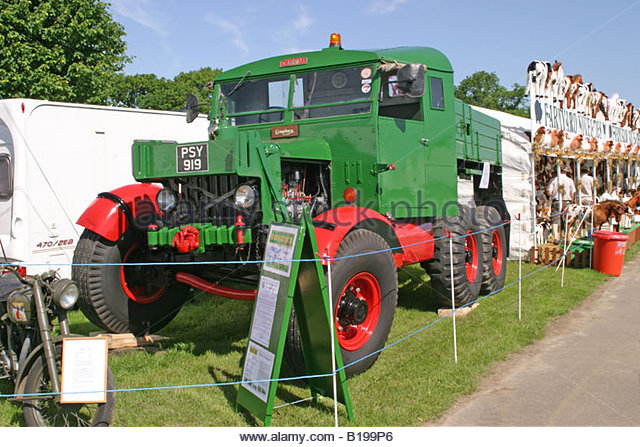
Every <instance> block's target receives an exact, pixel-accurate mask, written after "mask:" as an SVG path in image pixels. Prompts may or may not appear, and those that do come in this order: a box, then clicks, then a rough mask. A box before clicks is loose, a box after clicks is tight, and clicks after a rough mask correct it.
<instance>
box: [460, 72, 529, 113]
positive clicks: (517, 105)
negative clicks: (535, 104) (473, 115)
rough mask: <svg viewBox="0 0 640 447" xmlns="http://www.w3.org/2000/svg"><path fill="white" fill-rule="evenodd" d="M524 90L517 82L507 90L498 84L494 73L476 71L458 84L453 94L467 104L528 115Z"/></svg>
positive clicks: (498, 81) (498, 80)
mask: <svg viewBox="0 0 640 447" xmlns="http://www.w3.org/2000/svg"><path fill="white" fill-rule="evenodd" d="M524 90H525V89H524V86H523V85H520V84H518V83H515V84H513V86H512V87H511V90H508V89H507V88H506V87H503V86H502V85H500V79H499V78H498V76H497V75H496V74H495V73H487V72H486V71H477V72H475V73H474V74H472V75H471V76H467V77H466V78H464V79H463V80H462V81H461V82H460V84H458V86H457V87H456V90H455V95H456V98H458V99H460V100H462V101H464V102H466V103H467V104H472V105H476V106H480V107H485V108H487V109H494V110H502V111H504V112H508V113H512V114H514V115H519V116H529V110H528V108H527V105H526V97H525V94H524Z"/></svg>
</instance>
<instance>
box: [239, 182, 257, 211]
mask: <svg viewBox="0 0 640 447" xmlns="http://www.w3.org/2000/svg"><path fill="white" fill-rule="evenodd" d="M257 198H258V192H257V191H256V190H255V188H254V187H253V186H251V185H240V186H238V189H236V192H235V194H234V201H235V203H236V205H238V206H239V207H240V208H245V209H247V208H251V207H252V206H253V205H254V204H255V203H256V199H257Z"/></svg>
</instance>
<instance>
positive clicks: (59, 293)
mask: <svg viewBox="0 0 640 447" xmlns="http://www.w3.org/2000/svg"><path fill="white" fill-rule="evenodd" d="M51 289H52V290H53V302H54V303H56V306H58V307H60V308H62V309H64V310H69V309H71V308H72V307H73V306H75V304H76V301H78V298H79V297H80V290H79V289H78V285H77V284H76V283H75V281H72V280H70V279H66V278H64V279H60V280H58V281H56V282H54V283H53V284H52V285H51Z"/></svg>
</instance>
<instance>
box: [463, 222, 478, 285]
mask: <svg viewBox="0 0 640 447" xmlns="http://www.w3.org/2000/svg"><path fill="white" fill-rule="evenodd" d="M464 255H465V260H464V267H465V271H466V273H467V280H468V281H469V282H470V283H473V282H475V280H476V277H477V275H478V242H477V240H476V235H475V234H473V232H472V231H469V232H468V233H467V237H465V238H464Z"/></svg>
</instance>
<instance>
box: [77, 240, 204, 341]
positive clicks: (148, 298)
mask: <svg viewBox="0 0 640 447" xmlns="http://www.w3.org/2000/svg"><path fill="white" fill-rule="evenodd" d="M143 262H144V251H143V250H141V249H140V245H139V243H138V241H137V240H136V238H135V234H134V233H133V231H128V232H127V233H125V234H124V235H123V236H122V237H121V238H120V239H119V240H118V241H116V242H111V241H109V240H107V239H105V238H103V237H101V236H99V235H98V234H96V233H94V232H92V231H90V230H85V231H84V232H83V233H82V236H81V237H80V241H79V242H78V246H77V247H76V251H75V253H74V256H73V264H74V265H73V269H72V277H73V279H74V280H75V281H76V282H77V283H78V286H79V287H80V299H79V300H78V305H79V307H80V310H82V312H83V313H84V314H85V316H86V317H87V318H88V319H89V320H90V321H91V322H92V323H94V324H95V325H97V326H99V327H101V328H102V329H105V330H107V331H111V332H118V333H123V332H132V333H133V334H135V335H143V334H145V333H151V332H156V331H158V330H159V329H161V328H162V327H164V326H166V325H167V324H168V323H169V322H170V321H171V320H172V319H173V318H174V317H175V316H176V314H177V313H178V311H179V310H180V308H181V306H182V304H184V303H185V301H186V300H187V299H188V298H189V297H190V294H191V292H190V291H189V287H188V286H186V285H184V284H179V283H170V284H168V285H167V284H166V283H163V281H162V278H161V277H162V275H163V274H164V273H165V272H164V269H163V268H162V267H161V266H160V267H158V266H148V267H147V266H141V265H139V264H140V263H143ZM127 263H132V264H137V265H132V266H126V264H127ZM104 264H106V265H104ZM118 264H125V265H118Z"/></svg>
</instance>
